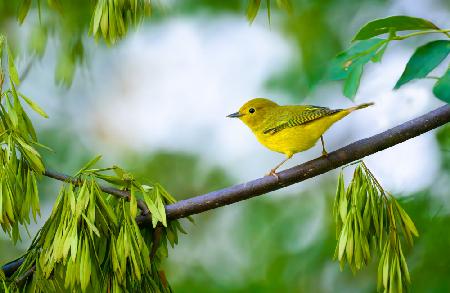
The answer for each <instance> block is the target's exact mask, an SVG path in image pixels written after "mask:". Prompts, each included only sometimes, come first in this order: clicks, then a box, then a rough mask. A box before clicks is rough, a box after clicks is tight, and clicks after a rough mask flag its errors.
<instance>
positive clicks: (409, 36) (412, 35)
mask: <svg viewBox="0 0 450 293" xmlns="http://www.w3.org/2000/svg"><path fill="white" fill-rule="evenodd" d="M449 32H450V29H444V30H428V31H420V32H414V33H410V34H407V35H404V36H395V37H392V38H391V40H395V41H401V40H404V39H407V38H411V37H415V36H420V35H426V34H438V33H442V34H444V35H446V36H447V37H448V38H450V34H449Z"/></svg>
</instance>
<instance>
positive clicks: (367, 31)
mask: <svg viewBox="0 0 450 293" xmlns="http://www.w3.org/2000/svg"><path fill="white" fill-rule="evenodd" d="M427 29H439V28H438V27H437V26H436V25H435V24H433V23H432V22H430V21H428V20H425V19H423V18H416V17H410V16H404V15H397V16H390V17H387V18H382V19H377V20H374V21H371V22H369V23H367V24H365V25H364V26H363V27H362V28H361V29H360V30H359V32H358V33H357V34H356V35H355V37H354V38H353V41H356V40H367V39H370V38H373V37H375V36H379V35H382V34H386V33H390V32H398V31H410V30H427Z"/></svg>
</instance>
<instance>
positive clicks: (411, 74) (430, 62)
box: [394, 40, 450, 89]
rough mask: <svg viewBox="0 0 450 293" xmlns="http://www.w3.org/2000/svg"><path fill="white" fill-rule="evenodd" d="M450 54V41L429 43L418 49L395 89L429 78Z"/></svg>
mask: <svg viewBox="0 0 450 293" xmlns="http://www.w3.org/2000/svg"><path fill="white" fill-rule="evenodd" d="M449 53H450V41H446V40H437V41H433V42H429V43H427V44H425V45H423V46H421V47H419V48H417V50H416V51H415V52H414V54H413V55H412V56H411V58H410V59H409V61H408V64H406V68H405V70H404V71H403V73H402V76H401V77H400V79H399V80H398V81H397V83H396V84H395V87H394V88H395V89H398V88H400V87H401V86H402V85H404V84H405V83H407V82H409V81H411V80H413V79H416V78H423V77H425V76H427V75H428V73H430V72H431V71H432V70H433V69H434V68H436V66H438V65H439V64H440V63H441V62H442V60H444V59H445V57H447V55H448V54H449Z"/></svg>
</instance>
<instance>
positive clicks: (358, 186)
mask: <svg viewBox="0 0 450 293" xmlns="http://www.w3.org/2000/svg"><path fill="white" fill-rule="evenodd" d="M333 212H334V218H335V222H336V238H337V240H338V242H337V245H336V250H335V258H337V259H338V260H339V263H340V266H341V269H343V268H344V266H345V263H347V264H348V265H349V267H350V269H351V270H352V272H353V273H356V271H358V270H361V269H362V268H364V267H365V266H366V265H367V264H369V262H370V260H371V258H372V256H371V251H376V252H377V253H378V255H379V261H378V290H381V289H382V288H383V289H384V291H385V292H402V291H403V290H405V289H406V287H407V285H408V284H409V283H410V282H411V280H410V276H409V270H408V265H407V263H406V259H405V256H404V254H403V249H402V240H401V239H403V242H406V243H408V244H409V245H410V246H412V245H413V236H416V237H418V236H419V234H418V231H417V229H416V227H415V225H414V223H413V221H412V220H411V218H410V217H409V215H408V214H407V213H406V211H405V210H404V209H403V208H402V207H401V206H400V204H399V203H398V201H397V200H396V199H395V198H394V197H393V196H392V195H391V194H388V193H386V192H385V191H384V190H383V188H382V187H381V185H380V184H379V183H378V181H377V180H376V179H375V177H374V176H373V174H372V173H371V172H370V170H369V169H368V168H367V166H366V165H365V164H364V163H363V162H360V163H359V164H358V166H357V167H356V168H355V171H354V174H353V178H352V181H351V182H350V184H349V185H348V187H347V189H346V188H345V184H344V178H343V173H342V171H341V173H340V175H339V179H338V186H337V191H336V197H335V201H334V206H333Z"/></svg>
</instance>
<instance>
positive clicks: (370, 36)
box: [328, 15, 450, 103]
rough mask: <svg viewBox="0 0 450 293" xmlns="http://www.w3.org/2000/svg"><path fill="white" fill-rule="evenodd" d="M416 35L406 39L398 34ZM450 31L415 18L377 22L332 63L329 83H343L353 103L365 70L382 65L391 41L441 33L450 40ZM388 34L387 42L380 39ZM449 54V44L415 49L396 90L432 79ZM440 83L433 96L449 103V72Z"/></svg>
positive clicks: (357, 36)
mask: <svg viewBox="0 0 450 293" xmlns="http://www.w3.org/2000/svg"><path fill="white" fill-rule="evenodd" d="M404 31H414V32H412V33H410V34H406V35H398V33H399V32H404ZM449 32H450V30H443V29H440V28H439V27H437V26H436V25H435V24H433V23H432V22H430V21H428V20H425V19H422V18H416V17H409V16H403V15H400V16H391V17H387V18H383V19H377V20H374V21H371V22H369V23H367V24H366V25H364V26H363V27H362V28H361V29H360V30H359V32H358V33H357V34H356V35H355V37H354V38H353V42H355V43H354V44H353V45H352V46H350V48H349V49H347V50H346V51H344V52H341V53H340V54H338V55H337V56H336V58H335V59H334V60H333V61H332V63H331V66H330V68H329V73H328V79H331V80H344V87H343V93H344V95H345V96H346V97H348V98H350V99H354V97H355V95H356V93H357V90H358V88H359V84H360V80H361V76H362V73H363V69H364V66H365V65H366V64H367V63H368V62H369V61H372V62H380V61H381V59H382V57H383V54H384V52H385V50H386V48H387V47H388V44H389V43H390V42H391V41H401V40H405V39H407V38H410V37H414V36H419V35H427V34H432V33H440V34H443V35H444V36H446V37H447V38H450V34H449ZM383 34H386V35H387V38H378V36H380V35H383ZM449 53H450V40H435V41H431V42H429V43H427V44H425V45H423V46H420V47H418V48H417V49H416V51H415V52H414V54H413V55H412V56H411V58H410V59H409V61H408V63H407V64H406V67H405V69H404V71H403V73H402V75H401V77H400V78H399V80H398V81H397V83H396V84H395V86H394V89H398V88H400V87H401V86H402V85H404V84H406V83H408V82H410V81H412V80H414V79H419V78H435V77H430V76H429V73H430V72H431V71H433V70H434V69H435V68H436V67H437V66H438V65H439V64H440V63H441V62H442V61H443V60H444V59H445V58H446V57H447V55H448V54H449ZM435 79H437V81H436V83H435V85H434V87H433V93H434V95H435V96H436V97H437V98H439V99H441V100H443V101H445V102H447V103H449V102H450V68H447V70H446V72H445V73H444V74H443V75H442V76H441V77H437V78H435Z"/></svg>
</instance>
